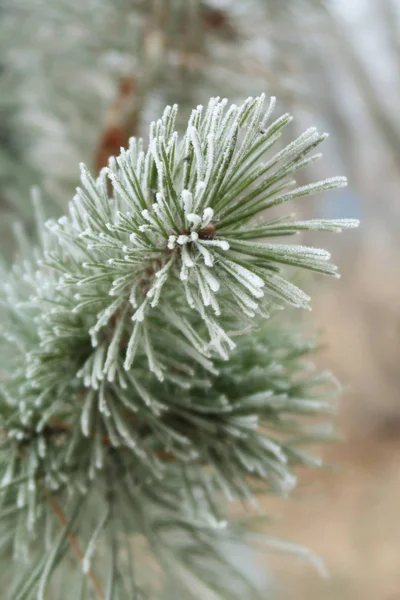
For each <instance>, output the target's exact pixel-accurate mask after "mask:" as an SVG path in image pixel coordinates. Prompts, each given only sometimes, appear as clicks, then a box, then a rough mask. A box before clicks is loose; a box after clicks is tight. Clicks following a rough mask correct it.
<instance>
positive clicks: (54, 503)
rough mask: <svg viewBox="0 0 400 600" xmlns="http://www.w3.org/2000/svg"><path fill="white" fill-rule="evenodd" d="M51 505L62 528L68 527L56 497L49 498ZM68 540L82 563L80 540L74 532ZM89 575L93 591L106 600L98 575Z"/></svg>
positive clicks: (91, 572)
mask: <svg viewBox="0 0 400 600" xmlns="http://www.w3.org/2000/svg"><path fill="white" fill-rule="evenodd" d="M49 503H50V507H51V510H52V511H53V513H54V514H55V516H56V517H57V519H58V522H59V523H60V525H61V526H62V527H66V526H67V524H68V521H67V517H66V516H65V514H64V512H63V510H62V508H61V506H60V505H59V503H58V501H57V499H56V498H55V497H54V496H49ZM67 539H68V541H69V543H70V544H71V548H72V549H73V551H74V552H75V554H76V556H77V557H78V558H79V560H80V561H82V560H83V552H82V548H81V547H80V544H79V541H78V538H77V537H76V535H75V533H73V532H71V533H69V534H68V536H67ZM87 575H88V579H89V581H90V583H91V584H92V586H93V590H94V592H95V594H96V596H97V597H98V598H100V600H104V594H103V590H102V589H101V585H100V583H99V581H98V579H97V577H96V575H95V574H94V573H93V570H92V569H90V570H89V572H88V574H87Z"/></svg>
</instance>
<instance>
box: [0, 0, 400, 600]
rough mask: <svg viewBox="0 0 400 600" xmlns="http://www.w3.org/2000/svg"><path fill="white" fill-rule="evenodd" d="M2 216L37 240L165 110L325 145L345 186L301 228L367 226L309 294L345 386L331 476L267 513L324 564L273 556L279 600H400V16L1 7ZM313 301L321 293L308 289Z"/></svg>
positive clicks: (354, 11) (201, 6)
mask: <svg viewBox="0 0 400 600" xmlns="http://www.w3.org/2000/svg"><path fill="white" fill-rule="evenodd" d="M0 18H1V24H0V66H1V72H0V97H1V99H0V185H1V187H0V201H1V209H2V210H1V215H2V219H1V220H2V225H3V227H2V233H1V235H2V242H3V244H2V245H3V247H4V248H3V249H4V251H5V254H8V255H10V254H12V244H13V243H12V239H11V236H10V235H9V233H10V223H11V222H12V221H14V219H15V215H16V214H17V215H18V217H19V218H20V219H22V220H23V221H25V223H26V224H27V226H28V230H29V228H30V227H31V226H32V216H31V212H30V205H29V188H30V187H31V185H33V184H37V185H39V186H40V187H41V189H42V190H43V196H44V198H45V201H46V204H47V209H48V212H49V213H51V212H57V211H58V212H59V211H60V210H62V207H63V206H65V204H66V202H67V201H68V199H69V198H70V197H71V194H72V193H73V190H74V186H75V185H76V183H77V178H78V163H79V161H81V160H84V161H86V162H87V163H88V164H90V165H92V167H93V170H96V169H98V168H99V167H101V166H102V165H103V164H105V161H106V160H107V158H108V156H109V155H110V154H113V153H114V152H117V151H118V148H119V145H121V144H124V143H126V139H127V137H129V135H131V134H137V133H142V132H145V131H146V128H147V125H148V123H149V121H150V120H152V119H153V118H155V117H157V116H158V114H159V113H160V111H161V109H162V107H163V106H164V104H165V103H167V102H176V101H178V102H179V103H180V104H181V105H182V120H184V118H185V117H186V116H187V114H188V112H189V109H190V108H191V107H192V106H193V105H195V104H197V103H199V102H202V101H205V99H207V98H208V97H209V96H210V95H217V94H220V95H223V96H225V95H226V96H229V98H230V99H231V100H233V101H236V100H238V101H239V100H242V99H243V98H245V97H246V96H248V95H250V94H257V93H260V92H262V91H265V92H266V93H267V94H270V95H276V96H277V97H278V99H279V108H280V109H281V110H289V111H290V112H292V113H293V114H294V115H295V116H296V120H295V123H294V125H293V128H292V131H291V132H290V134H291V135H293V134H296V133H299V132H300V131H301V130H302V129H304V128H305V127H307V126H310V125H313V124H316V125H317V126H318V128H319V129H320V130H327V131H329V132H330V133H331V138H330V140H329V142H328V143H327V144H326V147H325V151H324V159H323V160H322V161H321V162H320V163H319V166H318V168H317V173H315V172H314V173H309V176H310V178H311V177H315V176H316V175H317V176H325V175H326V176H331V175H336V174H345V175H347V176H348V178H349V183H350V185H349V187H348V188H346V189H345V190H344V191H343V192H336V193H335V194H332V195H329V194H328V195H326V197H323V198H317V199H315V200H312V201H309V200H308V201H306V202H305V203H304V204H301V203H299V204H298V206H297V207H296V212H297V214H298V215H299V216H326V217H359V218H360V219H361V220H362V227H361V228H360V230H358V231H356V232H349V233H346V234H343V235H340V236H331V237H329V238H328V237H323V238H322V237H320V236H319V235H315V236H313V237H312V236H311V239H310V236H308V237H307V241H308V242H309V243H321V244H324V245H325V246H328V247H329V249H331V250H332V253H333V255H334V257H335V262H337V263H338V264H339V265H340V269H341V273H342V279H341V280H339V282H337V281H331V280H323V281H321V280H319V281H318V282H315V287H314V294H315V301H314V310H313V314H312V318H313V322H314V324H315V325H316V326H317V327H318V328H320V329H321V331H322V332H323V333H322V339H323V342H324V345H323V350H322V351H321V352H320V353H319V355H318V356H317V357H316V361H317V362H318V363H319V364H321V365H324V366H329V368H331V369H332V370H333V371H334V372H335V373H336V375H337V376H338V378H339V379H340V381H341V382H342V383H343V386H344V393H343V395H342V397H341V400H340V404H339V408H338V416H337V425H338V430H339V431H340V435H341V438H342V439H341V441H340V443H336V444H330V445H327V446H324V447H323V448H322V449H321V452H322V454H323V457H324V459H325V462H326V463H327V465H328V468H327V469H325V470H318V471H313V472H311V473H310V472H307V473H304V474H303V473H300V474H299V479H300V485H299V487H298V489H297V491H296V492H295V494H294V497H293V498H292V499H290V500H287V501H285V502H282V501H279V502H278V501H275V500H273V501H271V500H270V499H268V500H266V508H267V510H268V512H270V513H271V514H273V515H274V516H275V517H276V522H275V523H274V524H273V525H272V526H271V527H272V531H274V532H276V534H277V535H280V536H282V537H287V538H288V539H291V540H294V541H296V542H299V543H302V544H304V545H306V546H308V547H310V548H311V549H312V550H313V551H314V552H316V553H317V554H320V555H321V556H322V557H323V559H324V560H325V563H326V565H327V567H328V569H329V571H330V573H331V577H330V578H329V579H328V580H322V579H320V578H319V577H318V576H317V575H316V574H315V571H314V570H313V569H312V568H309V567H308V566H307V565H305V564H304V563H298V564H297V563H295V562H294V561H293V559H289V558H282V557H280V558H276V557H269V558H268V564H269V567H270V568H271V569H272V572H273V574H274V575H276V578H277V581H279V582H280V597H281V598H282V599H285V600H286V599H287V600H289V599H292V598H293V599H296V600H302V599H303V598H304V599H306V598H307V599H309V598H324V599H327V600H329V599H330V598H341V599H344V600H346V599H355V598H363V599H364V600H369V599H371V600H396V599H397V598H400V522H399V519H398V507H399V506H400V394H399V389H400V371H399V364H398V363H399V356H400V300H399V294H400V268H399V266H398V256H399V251H400V226H399V223H400V200H399V195H400V108H399V107H400V0H241V1H240V2H239V1H236V2H234V1H232V0H219V1H217V0H215V1H209V2H197V1H194V0H190V1H189V0H187V1H186V0H185V1H180V0H175V1H173V0H171V1H169V2H168V1H165V2H163V1H161V0H158V1H156V0H154V1H152V0H144V1H135V0H132V1H128V0H118V1H115V2H112V1H109V2H107V1H106V0H90V1H89V0H88V1H86V2H80V3H79V2H77V1H76V0H71V1H68V2H67V1H66V0H53V1H52V2H48V1H47V2H44V1H43V0H35V1H33V0H32V1H30V0H29V1H28V0H25V1H24V0H17V1H15V2H14V3H12V4H10V3H9V2H7V1H6V0H2V1H1V2H0ZM313 285H314V284H313Z"/></svg>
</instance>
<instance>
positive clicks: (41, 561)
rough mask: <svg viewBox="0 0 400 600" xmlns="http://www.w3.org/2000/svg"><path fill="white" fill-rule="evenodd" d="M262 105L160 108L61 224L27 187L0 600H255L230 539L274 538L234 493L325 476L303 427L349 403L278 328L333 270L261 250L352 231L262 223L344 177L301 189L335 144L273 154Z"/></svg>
mask: <svg viewBox="0 0 400 600" xmlns="http://www.w3.org/2000/svg"><path fill="white" fill-rule="evenodd" d="M264 103H265V99H264V96H260V97H257V98H248V99H247V100H246V102H245V103H244V104H243V105H241V106H236V105H231V106H229V105H228V103H227V101H226V100H222V101H220V100H219V99H218V98H215V99H212V100H211V101H210V103H209V104H208V106H207V107H206V108H205V109H203V108H202V107H201V106H198V107H197V108H196V109H195V110H193V112H192V114H191V116H190V119H189V123H188V126H187V130H186V132H185V134H184V135H183V136H182V137H180V136H178V134H177V132H176V131H175V126H174V123H175V119H176V115H177V107H176V106H172V107H167V108H166V110H165V111H164V114H163V116H162V118H161V119H160V120H158V121H157V122H155V123H152V124H151V126H150V133H149V140H148V142H147V143H144V141H143V140H141V139H137V138H131V140H130V144H129V148H128V149H125V150H124V149H121V153H120V155H119V156H118V157H117V158H111V159H110V161H109V165H108V167H106V168H104V169H102V170H101V172H100V174H99V176H98V177H97V178H96V179H94V178H93V177H92V176H91V174H90V172H89V170H88V169H87V168H86V167H85V166H83V165H82V167H81V181H82V184H81V187H80V188H78V190H77V193H76V195H75V197H74V198H73V200H72V201H71V203H70V204H69V208H68V212H67V215H66V216H62V217H61V218H59V219H58V220H51V221H45V218H44V217H43V215H42V212H43V211H42V208H41V203H40V198H39V195H38V193H37V192H35V193H34V205H35V210H36V215H37V223H38V233H39V239H40V242H39V244H38V246H37V247H36V248H35V249H32V248H31V245H30V243H29V242H28V241H27V240H26V239H25V238H24V235H23V232H22V231H20V232H19V233H20V235H19V237H20V258H19V260H18V261H17V262H16V263H15V264H14V266H13V267H12V269H11V270H9V269H8V268H6V267H4V269H3V273H2V280H3V285H2V289H1V305H0V310H1V322H2V329H1V341H0V344H1V365H2V376H1V381H0V402H1V404H0V406H1V408H0V420H1V425H0V428H1V431H2V434H3V435H2V438H1V442H0V444H1V446H0V460H1V471H2V473H3V476H2V481H1V487H0V501H1V512H0V552H1V553H2V558H1V561H2V565H7V569H2V571H4V572H3V573H2V574H1V576H0V577H1V578H2V579H3V582H4V583H3V584H4V586H7V589H8V590H9V591H8V596H7V597H9V598H12V599H13V600H23V599H25V600H28V599H34V598H37V599H38V600H43V599H45V598H56V597H57V598H58V597H60V598H61V597H62V598H70V597H71V598H79V597H80V598H84V597H94V598H107V599H108V600H111V599H123V598H132V599H133V598H147V597H148V598H154V597H162V598H167V597H171V598H214V599H215V598H224V599H225V598H243V597H245V598H252V597H263V598H265V593H264V592H260V591H259V590H257V586H256V585H255V584H254V582H252V581H250V580H249V579H248V578H246V577H245V575H244V573H243V571H242V570H241V569H240V568H239V567H238V566H237V565H235V564H234V561H232V560H230V557H229V552H226V551H225V549H224V548H225V547H224V543H225V542H226V540H231V541H233V542H235V543H236V542H238V541H239V542H240V543H242V542H243V540H248V542H249V543H255V544H256V545H257V544H258V545H260V546H263V547H265V548H272V547H277V548H280V547H281V544H282V543H281V542H279V541H278V540H274V539H271V538H269V537H267V536H265V537H264V536H261V535H260V534H258V533H257V532H256V530H255V529H252V524H251V518H250V517H247V518H246V519H244V520H243V519H242V518H233V517H230V516H229V514H228V512H229V511H228V506H227V502H226V501H225V500H223V498H224V497H225V498H226V500H227V501H231V500H234V499H239V500H241V501H242V502H243V503H244V505H245V506H248V505H249V504H250V505H251V503H254V502H255V501H256V498H257V496H258V494H260V493H265V492H271V493H279V494H283V495H286V494H287V493H288V492H289V491H290V490H291V488H292V487H293V485H294V484H295V476H294V473H293V467H294V465H296V464H299V463H301V464H305V465H311V466H312V465H318V464H319V462H318V460H317V459H315V458H314V457H313V456H312V455H310V454H309V453H308V452H306V451H305V450H304V448H303V444H304V443H305V442H310V441H311V440H313V439H317V438H318V436H319V435H320V429H319V428H318V427H316V428H315V427H314V426H312V421H311V425H310V422H309V421H308V420H307V419H304V417H305V416H307V415H308V416H309V417H314V416H315V415H320V414H324V413H326V412H330V410H331V408H332V403H331V401H332V398H333V397H334V396H335V394H336V391H337V386H336V383H335V381H334V379H333V378H332V376H331V375H330V374H329V373H325V372H317V371H315V370H313V369H312V368H311V367H310V364H309V362H308V356H309V354H310V352H311V351H313V349H314V348H315V347H316V343H315V340H314V339H306V338H305V337H304V336H303V335H302V334H300V333H299V331H298V330H297V328H296V327H295V326H293V323H290V319H289V320H288V321H287V325H284V324H283V322H282V319H281V318H279V314H280V313H279V309H282V308H284V307H285V306H288V305H289V306H292V307H301V308H308V307H309V303H310V298H309V296H308V295H307V294H306V293H305V292H304V291H303V290H302V289H300V288H299V287H297V286H296V285H294V284H293V283H292V282H291V281H290V279H291V270H292V269H293V267H294V268H299V269H306V270H311V271H315V272H317V273H322V274H327V275H334V276H337V275H336V274H337V271H336V268H335V267H334V266H333V265H331V264H330V263H329V258H330V256H329V253H328V252H326V251H325V250H321V249H318V248H314V247H309V246H302V245H295V244H286V243H285V244H284V243H281V242H279V243H275V242H274V241H273V240H271V239H270V238H274V237H280V236H291V235H293V234H295V233H297V232H299V231H302V230H306V229H319V230H327V231H340V230H341V229H344V228H351V227H356V226H357V224H358V223H357V221H356V220H352V219H341V220H335V221H327V220H310V221H296V220H293V218H292V217H288V218H282V217H278V218H277V217H276V215H272V216H271V217H270V218H269V217H268V213H269V209H271V208H272V207H275V206H277V205H280V204H284V203H286V202H288V201H291V200H294V199H297V198H302V197H305V196H309V195H311V194H315V193H319V192H322V191H325V190H330V189H335V188H339V187H342V186H344V185H345V184H346V180H345V178H342V177H335V178H332V179H327V180H324V181H320V182H317V183H313V184H309V185H305V186H300V187H298V186H297V185H296V181H295V179H294V176H295V174H296V172H297V171H298V170H299V169H302V168H304V167H306V166H307V165H309V164H310V163H311V162H313V161H314V160H316V159H317V158H319V156H320V155H319V154H314V153H313V152H314V150H315V149H316V148H317V147H318V146H319V144H320V143H321V142H322V141H323V140H324V139H325V138H326V135H325V134H322V135H320V134H318V132H317V131H316V130H315V129H309V130H307V131H306V132H305V133H304V134H303V135H301V136H300V137H298V138H297V139H296V140H295V141H293V142H292V143H290V144H288V145H286V146H285V147H284V148H283V149H281V150H279V151H275V145H276V143H277V142H278V139H279V138H280V136H281V133H282V131H283V130H284V128H285V127H286V126H287V125H288V124H289V122H290V120H291V117H290V116H289V115H283V116H281V117H279V118H278V119H276V120H275V121H273V120H272V111H273V108H274V103H275V101H274V99H271V101H270V103H269V105H268V106H267V107H265V106H264ZM285 314H290V313H288V311H287V310H286V311H285ZM269 316H271V318H270V319H267V317H269ZM143 539H145V540H146V544H147V550H146V548H143V547H138V546H137V545H138V544H141V543H142V541H143ZM285 547H286V548H287V550H288V551H293V552H297V551H298V552H299V553H300V554H301V553H302V552H303V550H301V549H300V548H296V547H295V546H291V545H290V544H288V545H287V546H285ZM149 552H150V553H152V554H153V556H154V557H155V559H156V561H157V564H158V567H155V569H156V573H158V579H159V581H158V582H157V585H156V586H155V587H154V581H152V580H151V578H147V581H146V580H145V579H146V578H145V577H144V576H143V572H144V570H145V569H144V566H146V565H147V566H148V567H149V568H150V566H151V565H148V563H149V560H150V559H149ZM159 568H161V569H162V572H163V577H161V575H160V574H159V573H160V571H159V570H158V569H159ZM163 578H165V580H166V583H165V586H164V585H163V584H162V581H163ZM65 586H68V589H66V587H65ZM171 586H172V587H171ZM61 589H62V590H63V591H60V590H61ZM168 590H169V591H168ZM171 590H172V591H171Z"/></svg>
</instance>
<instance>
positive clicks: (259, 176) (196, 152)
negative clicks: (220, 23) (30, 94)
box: [46, 95, 358, 380]
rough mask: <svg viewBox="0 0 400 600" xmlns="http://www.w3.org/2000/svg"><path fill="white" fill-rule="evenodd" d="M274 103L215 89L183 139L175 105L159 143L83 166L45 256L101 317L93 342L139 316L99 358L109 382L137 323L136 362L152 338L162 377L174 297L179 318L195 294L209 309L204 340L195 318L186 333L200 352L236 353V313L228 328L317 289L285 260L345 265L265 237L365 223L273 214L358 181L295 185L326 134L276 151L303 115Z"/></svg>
mask: <svg viewBox="0 0 400 600" xmlns="http://www.w3.org/2000/svg"><path fill="white" fill-rule="evenodd" d="M264 105H265V96H264V95H261V96H260V97H258V98H248V99H247V100H246V102H245V103H244V104H243V105H241V106H236V105H231V106H230V107H228V105H227V100H226V99H225V100H222V101H220V100H219V99H218V98H214V99H211V100H210V102H209V104H208V106H207V107H206V108H205V109H203V107H202V106H198V107H197V108H196V109H195V110H194V111H193V112H192V114H191V116H190V119H189V122H188V127H187V130H186V132H185V134H184V135H183V137H182V138H179V136H178V134H177V133H176V132H175V131H174V123H175V119H176V114H177V106H173V107H167V108H166V110H165V111H164V114H163V116H162V118H161V119H160V120H159V121H157V122H154V123H152V124H151V126H150V136H149V142H148V145H147V148H145V145H144V142H143V141H142V140H141V139H139V140H138V139H135V138H132V139H131V142H130V147H129V149H127V150H124V149H121V154H120V155H119V156H118V157H117V158H112V159H111V160H110V164H109V167H108V168H107V169H104V170H103V171H102V172H101V173H100V175H99V177H98V178H97V179H96V180H94V179H93V178H92V176H91V175H90V174H89V172H88V170H87V169H86V167H84V166H82V167H81V179H82V188H80V189H78V191H77V194H76V196H75V198H74V200H73V201H72V203H71V204H70V210H69V213H70V214H69V216H67V217H62V218H61V219H59V220H58V222H52V223H49V224H48V226H49V228H50V230H52V232H53V234H55V235H56V236H57V239H58V241H59V243H60V245H61V250H60V252H58V255H57V258H54V256H53V255H49V253H48V255H47V256H46V262H47V264H49V265H50V266H52V267H56V269H58V270H59V271H60V272H61V276H60V280H59V283H58V286H59V289H60V290H61V289H63V290H65V293H66V294H69V293H70V290H71V289H73V290H75V291H74V298H75V299H76V300H77V301H76V302H75V303H74V306H73V307H72V310H73V311H74V312H77V313H78V314H81V315H82V316H84V315H89V317H90V318H92V317H91V315H93V313H94V314H95V315H96V320H95V322H94V323H93V325H92V326H91V328H90V332H91V337H92V344H93V346H97V345H98V340H99V335H101V332H102V331H104V330H105V328H107V327H109V323H110V322H112V320H113V319H115V318H116V316H118V318H119V319H120V321H121V318H120V317H121V314H122V315H123V319H126V320H128V321H129V320H131V326H130V327H129V326H126V325H122V324H120V328H119V330H118V331H117V330H116V331H115V335H114V337H113V339H112V341H111V344H110V347H109V349H108V352H107V356H106V357H105V359H104V360H105V364H103V365H102V367H101V368H100V371H103V372H104V373H105V374H107V376H108V378H109V379H110V380H113V378H114V377H115V374H116V372H117V371H116V370H117V360H116V356H117V349H118V348H120V345H121V344H120V337H121V336H122V335H123V330H124V329H130V332H129V341H128V343H127V346H126V348H127V351H126V356H125V359H124V361H123V364H124V368H125V370H129V369H130V368H131V367H132V365H133V363H134V360H135V356H136V352H137V349H138V348H139V347H140V340H142V341H143V340H146V343H145V344H144V347H146V348H147V356H148V361H149V365H150V368H151V370H152V371H153V372H154V373H156V374H157V376H158V377H159V378H160V379H162V378H163V376H164V375H163V371H164V370H165V368H164V367H163V364H162V363H163V361H162V359H161V358H160V357H159V356H157V351H156V350H155V349H154V347H153V346H154V344H153V340H152V334H151V333H150V328H149V325H148V324H149V323H150V321H151V319H152V318H153V316H154V315H155V314H160V313H161V314H163V315H165V308H166V307H167V306H168V311H169V314H173V315H174V318H173V319H169V320H168V321H167V324H168V326H170V327H171V328H173V329H176V325H175V324H174V323H176V322H179V321H180V315H181V310H182V309H183V307H184V305H186V309H185V310H187V309H189V310H192V311H195V313H196V314H197V315H198V316H197V317H196V319H200V322H201V323H202V324H203V325H202V326H201V327H200V329H199V335H200V337H201V339H202V341H201V343H199V341H198V339H195V338H194V336H193V335H192V334H188V330H186V332H185V333H183V331H182V327H179V328H178V331H177V332H176V333H177V334H178V335H180V336H183V337H184V338H185V339H186V340H188V341H189V343H190V344H191V345H193V347H194V348H195V349H196V352H198V353H200V354H201V355H203V356H210V353H211V354H213V353H217V354H218V355H219V356H220V357H222V358H224V359H227V358H228V356H229V352H230V351H231V350H232V349H233V348H234V346H235V344H234V342H233V340H232V339H231V336H230V335H228V333H227V330H228V327H227V323H228V322H229V331H233V330H234V329H235V328H237V329H239V330H240V329H243V327H245V326H246V323H247V324H248V322H249V320H251V319H254V317H255V316H257V315H259V316H260V315H261V316H266V315H268V314H269V312H270V309H271V308H272V307H273V306H276V305H278V306H280V305H281V304H282V303H288V304H291V305H294V306H296V307H302V308H308V307H309V303H310V298H309V296H308V295H307V294H306V293H305V292H304V291H303V290H301V289H300V288H298V287H297V286H295V285H294V284H293V283H291V282H290V281H288V280H287V279H286V277H285V276H284V274H282V273H281V269H282V267H284V266H286V265H288V266H290V267H298V268H302V269H308V270H312V271H316V272H318V273H322V274H327V275H333V276H337V270H336V267H335V266H333V265H331V264H330V263H329V259H330V255H329V253H328V252H327V251H325V250H320V249H318V248H312V247H308V246H299V245H290V244H282V243H279V244H274V243H269V242H266V241H263V240H265V239H267V238H270V237H275V236H277V235H290V234H292V233H296V232H297V231H301V230H304V229H320V230H331V231H338V230H340V229H344V228H351V227H356V226H357V225H358V222H357V221H356V220H355V219H343V220H335V221H325V220H311V221H302V222H296V221H291V220H290V219H288V220H276V219H275V220H271V221H268V220H264V223H263V224H261V225H260V223H259V218H260V215H261V214H265V211H266V209H268V208H270V207H272V206H276V205H278V204H283V203H286V202H288V201H291V200H294V199H297V198H301V197H304V196H309V195H311V194H315V193H320V192H323V191H326V190H331V189H337V188H341V187H343V186H345V185H346V179H345V178H344V177H334V178H331V179H326V180H323V181H319V182H317V183H312V184H309V185H306V186H301V187H296V182H295V180H294V179H293V175H294V174H295V173H296V171H298V170H299V169H301V168H303V167H305V166H306V165H308V164H309V163H310V162H313V161H314V160H316V159H317V158H319V156H320V155H319V154H317V155H314V154H312V152H313V151H314V149H315V148H317V146H319V144H320V143H321V142H322V141H324V140H325V139H326V134H322V135H320V134H319V133H318V132H317V131H316V129H315V128H311V129H308V130H307V131H306V132H305V133H304V134H302V135H300V136H299V137H298V138H297V139H296V140H294V141H293V142H291V143H289V144H288V145H287V146H285V147H284V148H283V149H281V150H279V151H278V152H276V153H275V154H274V153H273V152H271V151H272V148H273V147H274V146H275V144H276V143H277V141H278V139H279V138H280V137H281V135H282V131H283V129H284V128H285V127H286V126H287V125H288V124H289V123H290V121H291V117H290V116H289V115H283V116H282V117H279V118H278V119H277V120H275V121H273V122H270V121H271V115H272V112H273V109H274V106H275V99H274V98H272V99H271V100H270V102H269V104H268V105H267V107H266V108H265V106H264ZM107 178H109V179H110V180H111V184H112V189H113V193H112V196H111V197H110V195H109V193H108V189H107ZM67 257H68V258H67ZM155 311H156V312H155ZM124 335H125V334H124Z"/></svg>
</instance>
